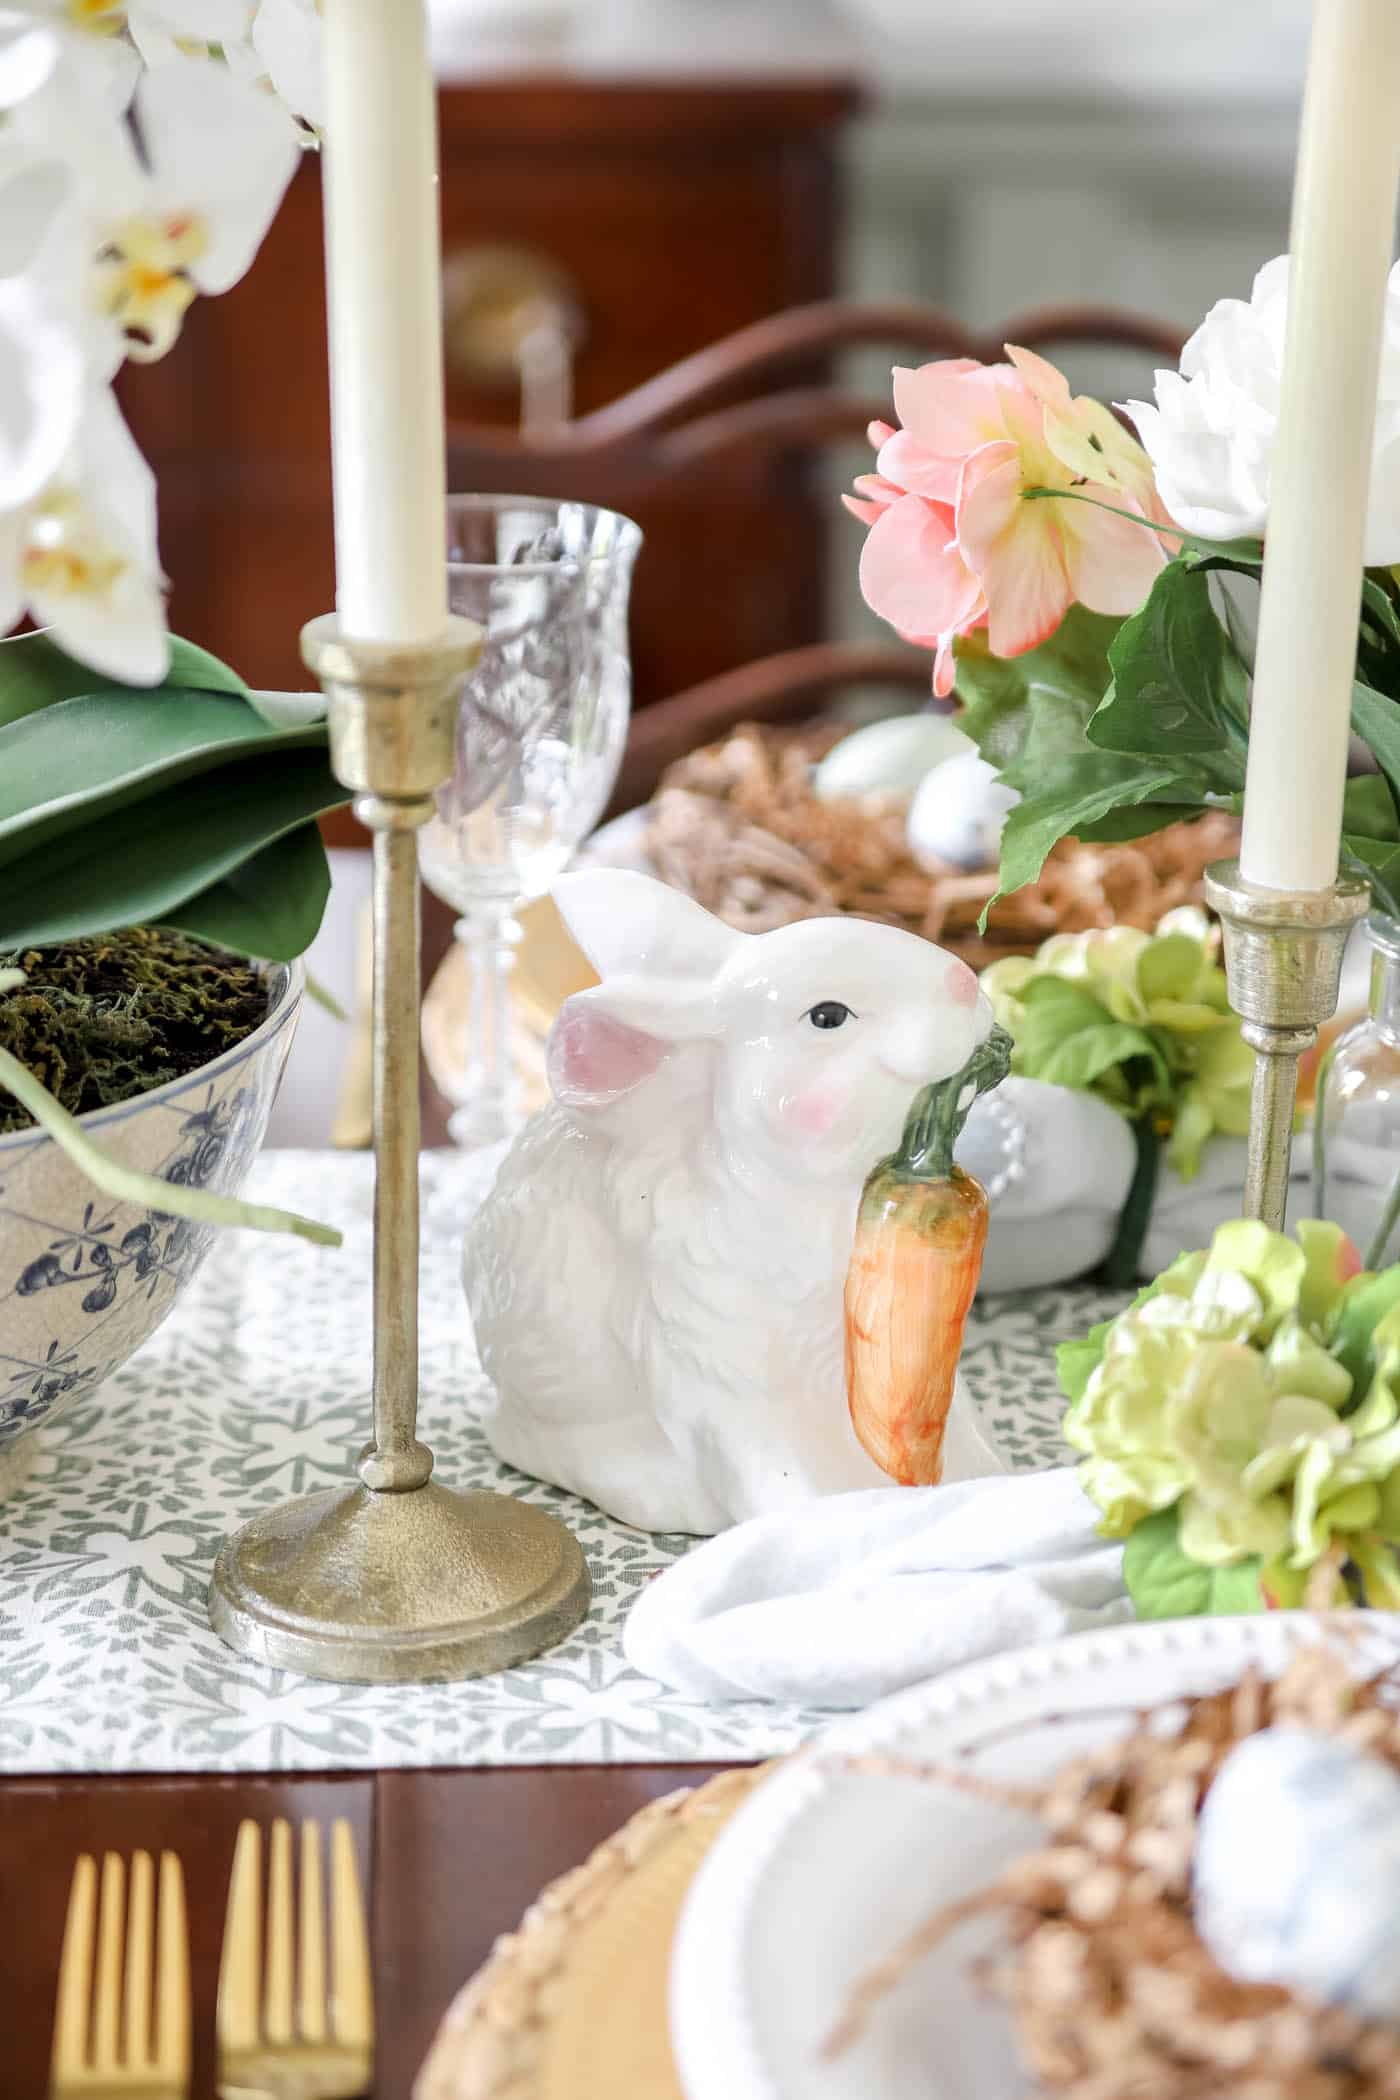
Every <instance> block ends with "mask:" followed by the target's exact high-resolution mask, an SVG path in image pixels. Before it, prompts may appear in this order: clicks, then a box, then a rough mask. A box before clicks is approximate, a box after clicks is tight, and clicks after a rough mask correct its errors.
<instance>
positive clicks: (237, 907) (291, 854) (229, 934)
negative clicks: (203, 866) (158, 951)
mask: <svg viewBox="0 0 1400 2100" xmlns="http://www.w3.org/2000/svg"><path fill="white" fill-rule="evenodd" d="M330 887H331V871H330V864H329V862H328V861H327V859H326V849H325V847H324V846H323V845H322V843H321V834H320V832H319V831H318V830H317V828H316V826H315V825H314V824H299V825H298V826H297V827H296V829H295V830H294V831H288V832H286V833H285V834H284V835H283V836H282V837H281V838H277V839H274V840H273V841H272V843H271V844H270V845H267V846H264V847H263V849H262V851H261V852H260V853H255V854H253V856H252V857H251V858H250V859H248V860H245V861H244V862H243V863H242V864H241V865H240V866H239V867H236V868H234V869H233V870H232V872H231V873H230V874H228V875H226V876H225V877H224V878H223V880H222V881H221V882H216V883H213V884H211V886H210V887H209V888H208V889H206V890H201V891H199V893H198V894H197V895H196V896H193V897H191V898H190V899H189V901H188V902H187V903H185V904H182V905H180V906H178V907H177V908H176V909H175V910H174V911H168V912H165V913H164V914H163V920H164V923H165V924H166V925H168V926H178V927H179V928H180V929H181V931H182V932H184V933H195V934H199V935H200V936H201V938H202V939H204V940H206V941H213V942H215V943H216V945H217V946H219V947H221V948H233V949H235V950H236V951H237V952H238V953H239V954H240V955H253V956H257V957H258V958H259V959H260V960H262V961H265V962H291V961H292V960H293V958H294V957H295V956H298V955H304V954H305V953H306V950H307V949H308V948H309V947H310V946H311V943H312V941H314V940H315V938H316V935H317V933H318V932H319V930H320V925H321V919H322V916H323V914H324V912H325V909H326V899H327V897H328V896H329V895H330ZM340 1018H341V1019H342V1020H343V1019H344V1018H345V1016H344V1014H341V1016H340Z"/></svg>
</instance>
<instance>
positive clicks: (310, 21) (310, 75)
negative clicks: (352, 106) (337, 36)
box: [252, 0, 326, 131]
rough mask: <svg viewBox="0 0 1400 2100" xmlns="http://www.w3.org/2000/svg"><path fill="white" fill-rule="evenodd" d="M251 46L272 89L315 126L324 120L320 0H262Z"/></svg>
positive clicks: (320, 126)
mask: <svg viewBox="0 0 1400 2100" xmlns="http://www.w3.org/2000/svg"><path fill="white" fill-rule="evenodd" d="M252 48H253V51H254V53H255V54H256V56H257V59H258V61H259V62H260V64H261V66H262V69H263V71H264V72H265V73H266V75H267V78H268V80H269V81H270V82H271V85H272V87H273V89H274V91H275V93H276V94H277V95H278V96H280V98H281V100H282V101H283V102H284V103H285V104H286V106H287V108H288V109H289V110H291V111H293V113H294V114H295V115H296V116H299V117H302V118H304V119H305V121H306V122H307V123H308V124H310V125H311V126H312V127H313V129H315V130H316V131H321V130H324V128H325V121H326V83H325V61H324V55H323V51H322V43H321V8H320V0H260V4H259V6H258V11H257V14H256V15H255V16H254V18H253V33H252Z"/></svg>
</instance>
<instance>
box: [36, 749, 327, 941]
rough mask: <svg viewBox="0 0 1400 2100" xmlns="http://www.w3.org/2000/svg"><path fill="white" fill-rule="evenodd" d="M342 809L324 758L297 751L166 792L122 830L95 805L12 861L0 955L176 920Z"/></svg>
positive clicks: (138, 809)
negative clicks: (79, 821) (294, 835)
mask: <svg viewBox="0 0 1400 2100" xmlns="http://www.w3.org/2000/svg"><path fill="white" fill-rule="evenodd" d="M344 800H345V790H344V788H343V787H342V786H341V785H340V783H339V781H338V780H336V778H335V776H334V774H333V773H332V772H331V770H330V767H329V765H328V763H327V760H326V755H325V751H324V749H321V750H316V749H311V750H305V749H293V750H284V751H283V752H282V753H281V754H280V756H279V760H278V763H277V765H276V766H275V767H273V766H268V765H266V764H264V763H263V762H262V761H261V760H260V759H259V758H256V757H254V758H247V759H242V760H240V761H239V762H238V763H237V764H233V765H227V766H221V767H219V768H218V769H217V770H216V771H214V772H212V773H205V774H201V775H198V776H197V777H195V778H194V779H191V780H181V781H179V782H178V783H177V784H176V785H174V786H165V787H162V789H161V791H160V792H159V793H156V794H148V795H147V796H145V798H144V799H143V800H142V801H141V802H140V803H139V804H137V805H136V806H135V807H134V808H132V809H131V810H130V811H129V812H126V813H124V814H123V817H122V820H121V821H116V820H115V819H114V818H113V816H112V814H111V812H110V811H109V810H106V809H104V808H102V807H101V806H99V807H98V808H97V810H96V811H95V813H94V815H93V817H92V820H91V821H90V822H88V823H85V824H84V825H83V826H82V827H81V828H76V827H75V828H72V829H68V830H65V831H64V832H63V833H62V834H61V835H59V836H57V837H53V838H48V839H45V840H44V841H43V842H42V843H40V844H37V845H33V846H30V845H29V843H28V842H27V841H26V850H25V851H24V852H23V854H22V856H21V855H20V854H19V853H11V854H10V855H9V859H10V863H11V864H10V866H9V867H8V870H7V872H6V873H5V875H4V879H3V881H0V949H13V948H20V947H31V946H32V947H40V946H44V945H46V944H51V943H53V942H55V941H64V940H73V939H77V938H79V937H80V936H81V935H83V934H91V933H105V932H109V931H111V930H112V929H114V928H116V927H119V926H136V925H141V924H143V923H145V922H146V921H148V920H153V919H172V918H173V917H174V915H175V914H177V913H179V912H180V911H181V908H182V907H184V906H187V905H188V904H189V903H190V902H191V900H192V899H193V898H196V897H198V896H200V895H201V894H202V893H203V892H204V891H206V890H208V889H210V888H211V887H212V886H213V885H214V884H216V883H222V882H224V881H225V880H226V879H227V878H228V877H230V876H231V875H233V874H234V872H235V871H236V870H237V869H239V868H241V867H242V866H243V865H244V863H245V862H247V861H250V860H252V859H253V858H254V856H255V855H258V854H260V853H261V852H262V851H263V849H264V848H265V847H267V846H270V845H272V844H273V842H274V841H276V840H280V839H282V838H283V837H284V836H285V835H286V834H287V833H289V832H292V831H295V830H296V829H297V828H298V827H299V826H304V825H306V824H307V823H308V822H309V820H311V819H312V818H315V817H318V816H321V815H323V814H324V813H325V812H326V811H327V810H330V809H334V808H336V807H337V806H338V805H339V804H340V803H342V802H343V801H344ZM9 843H10V842H8V841H0V846H3V845H7V844H9ZM0 857H4V856H3V854H0ZM253 884H254V887H255V888H257V889H258V890H259V892H260V894H262V895H263V897H264V899H265V898H266V890H265V886H264V885H260V884H259V883H258V878H257V877H254V878H253ZM323 895H324V893H322V898H323ZM219 908H220V909H221V910H224V911H225V912H226V911H227V906H226V905H221V906H220V907H219ZM311 908H313V909H314V922H313V930H314V923H318V922H319V917H320V903H319V901H317V900H316V899H314V898H313V900H312V906H311ZM180 923H182V924H184V923H186V922H185V921H184V920H183V919H182V920H181V922H180Z"/></svg>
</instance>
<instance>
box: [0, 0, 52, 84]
mask: <svg viewBox="0 0 1400 2100" xmlns="http://www.w3.org/2000/svg"><path fill="white" fill-rule="evenodd" d="M58 53H59V41H58V38H57V36H56V35H55V34H54V32H53V30H52V29H51V28H50V27H49V26H48V24H47V23H44V22H38V21H36V20H35V18H34V16H33V15H32V14H30V13H28V12H27V11H23V12H22V11H21V10H20V9H18V8H12V7H0V110H3V109H13V108H14V106H15V104H16V103H17V102H25V101H27V100H28V98H29V97H30V96H31V95H37V94H38V92H39V89H40V88H41V87H42V86H43V85H44V83H45V81H46V80H47V79H48V78H49V76H50V74H51V73H52V72H53V69H54V67H55V65H57V63H58Z"/></svg>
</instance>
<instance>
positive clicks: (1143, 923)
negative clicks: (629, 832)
mask: <svg viewBox="0 0 1400 2100" xmlns="http://www.w3.org/2000/svg"><path fill="white" fill-rule="evenodd" d="M845 733H846V732H844V731H843V730H841V729H839V728H826V729H809V730H803V731H798V732H793V731H782V730H773V729H763V728H756V727H754V726H753V725H752V724H749V725H746V726H745V727H743V728H740V729H736V730H734V731H733V733H732V734H731V735H729V736H727V737H725V738H724V740H723V741H722V742H721V743H718V744H710V745H707V746H706V747H705V748H704V749H702V750H699V751H694V752H692V753H691V754H690V756H689V757H688V758H683V759H681V760H679V761H678V763H677V764H675V765H673V766H671V767H670V768H669V769H668V771H667V772H666V773H665V775H664V776H663V778H662V781H661V785H660V787H659V789H658V791H657V794H656V797H655V799H654V801H653V802H652V804H651V809H650V822H649V825H648V830H647V842H646V843H647V852H648V855H649V856H650V859H651V861H652V864H653V865H654V867H655V869H656V872H657V874H658V875H660V876H661V877H662V878H663V880H665V881H666V882H669V883H671V884H673V885H674V886H675V887H676V888H677V889H682V890H685V891H687V892H688V893H689V894H690V895H691V896H692V897H694V898H696V900H697V901H698V902H699V903H701V904H703V905H704V906H705V907H706V909H707V910H709V911H712V912H715V913H716V914H717V915H718V916H719V917H720V918H721V919H724V920H725V921H726V922H727V923H728V924H729V925H731V926H736V927H738V928H739V929H740V930H741V931H742V932H745V933H762V932H765V931H767V930H768V929H769V928H770V927H773V926H785V925H787V924H788V923H789V922H790V921H791V920H794V919H811V918H820V917H824V916H827V915H829V914H831V913H833V912H851V913H853V914H855V915H856V916H858V917H862V918H870V919H883V920H885V921H887V922H888V923H889V924H890V925H893V926H902V927H905V928H906V929H907V930H908V931H909V932H911V933H920V934H923V935H924V936H925V937H926V938H927V939H929V940H934V941H938V942H940V943H941V944H942V945H943V946H944V947H945V948H950V949H951V950H952V951H953V952H954V953H955V954H957V955H960V956H961V957H962V958H963V960H964V961H965V962H967V963H970V964H971V965H972V967H973V968H974V969H981V967H982V966H983V964H984V963H989V962H994V961H995V960H996V959H997V957H998V956H1001V955H1013V954H1029V953H1030V952H1031V951H1032V950H1033V949H1035V948H1036V947H1037V946H1038V945H1039V944H1040V942H1041V941H1043V940H1044V939H1045V938H1046V936H1047V935H1048V934H1051V933H1081V932H1084V931H1086V930H1087V929H1088V928H1090V927H1094V926H1139V927H1141V928H1143V929H1144V931H1150V930H1151V929H1152V928H1153V927H1154V926H1155V925H1156V923H1157V921H1158V919H1160V918H1161V916H1162V914H1163V912H1167V911H1171V910H1172V909H1173V908H1174V907H1175V906H1176V905H1178V904H1198V903H1200V901H1201V896H1202V885H1201V877H1202V874H1203V872H1204V870H1205V868H1206V866H1207V864H1208V863H1209V862H1210V861H1212V860H1218V859H1219V858H1220V857H1221V856H1222V855H1223V854H1228V853H1230V852H1233V850H1234V847H1235V843H1236V840H1237V838H1238V827H1237V825H1236V823H1235V820H1234V819H1233V818H1232V817H1229V816H1226V815H1224V814H1216V813H1212V814H1210V815H1207V816H1205V817H1202V818H1199V819H1198V820H1197V821H1196V822H1194V823H1190V824H1172V825H1169V826H1168V827H1167V829H1166V830H1165V831H1161V832H1158V833H1156V834H1155V835H1154V836H1152V837H1150V838H1144V839H1135V840H1133V841H1131V842H1130V843H1128V844H1125V845H1099V846H1093V845H1081V844H1079V842H1078V841H1077V840H1073V839H1066V840H1063V841H1062V842H1061V843H1060V844H1059V845H1058V846H1056V848H1055V849H1054V851H1053V853H1052V854H1051V855H1050V858H1049V860H1048V861H1047V862H1046V864H1045V868H1044V871H1043V873H1042V874H1041V877H1040V879H1039V881H1038V882H1034V883H1029V884H1027V886H1026V887H1025V888H1024V889H1021V890H1018V891H1017V892H1016V893H1015V895H1014V896H1010V897H1003V898H1001V899H1000V900H999V901H998V902H997V903H996V904H995V905H993V907H992V910H991V915H990V917H989V919H988V923H987V930H986V933H985V934H981V933H979V932H978V930H977V920H978V917H979V915H980V913H981V911H982V907H983V906H984V905H985V904H986V902H987V899H988V898H989V897H990V896H991V895H992V893H993V891H994V890H995V889H996V870H995V869H994V868H988V869H979V870H977V871H976V872H974V873H971V874H969V873H968V872H967V871H966V870H965V869H963V868H955V867H953V866H951V865H949V866H946V867H942V868H938V869H935V870H934V871H933V872H930V871H929V870H928V869H926V868H923V867H921V866H920V865H919V863H918V862H917V861H916V860H915V859H914V858H913V856H912V854H911V853H910V851H909V848H908V844H907V842H906V838H905V823H906V819H907V815H908V797H907V796H905V795H890V794H880V795H861V796H857V797H850V798H845V799H843V800H841V801H837V802H820V801H818V799H817V797H816V796H815V795H814V794H813V792H812V785H811V772H812V764H813V761H814V760H816V759H818V758H820V757H822V756H823V755H824V754H825V753H826V752H827V751H829V750H830V749H831V747H832V745H833V744H835V743H838V742H839V741H840V738H841V737H842V735H843V734H845Z"/></svg>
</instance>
